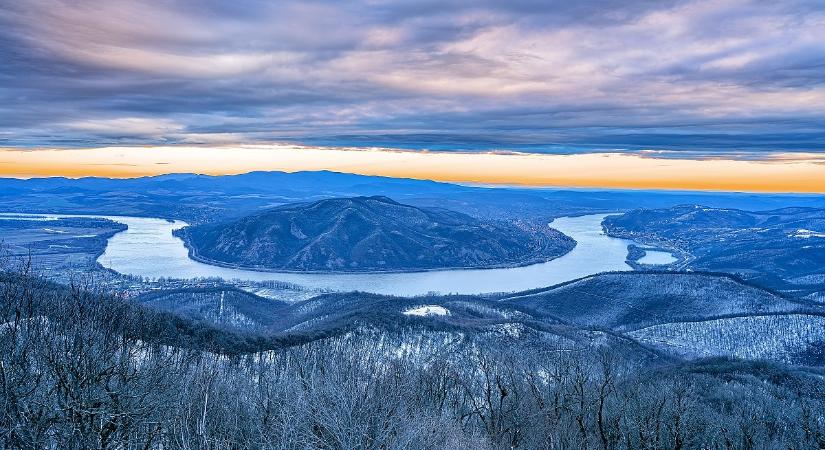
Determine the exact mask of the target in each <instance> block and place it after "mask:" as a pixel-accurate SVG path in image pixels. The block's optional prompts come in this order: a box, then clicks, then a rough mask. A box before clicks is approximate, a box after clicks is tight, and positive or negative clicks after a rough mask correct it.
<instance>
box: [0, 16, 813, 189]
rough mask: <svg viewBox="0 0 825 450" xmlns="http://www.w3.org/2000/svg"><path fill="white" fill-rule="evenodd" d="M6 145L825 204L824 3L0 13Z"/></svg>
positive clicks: (21, 169)
mask: <svg viewBox="0 0 825 450" xmlns="http://www.w3.org/2000/svg"><path fill="white" fill-rule="evenodd" d="M0 148H3V149H5V150H3V151H2V153H0V175H6V176H43V175H49V174H63V175H78V176H80V175H86V174H95V175H107V174H108V175H112V176H128V175H132V174H137V173H162V172H163V171H170V170H173V169H174V170H181V171H210V172H211V171H215V170H216V169H215V167H212V166H209V165H208V164H204V163H202V162H200V161H198V160H197V158H192V157H191V155H192V153H191V152H190V151H189V150H187V149H191V148H200V149H206V150H208V152H209V153H210V154H213V155H216V156H215V157H216V158H217V160H218V161H221V162H222V163H221V164H217V166H216V167H217V168H218V169H220V167H221V166H223V167H226V169H225V171H227V172H229V171H231V170H235V169H236V166H237V167H245V166H255V165H256V160H254V159H253V160H248V159H249V158H258V159H257V162H258V163H260V165H263V166H264V167H266V168H272V169H279V168H280V169H281V170H286V169H289V168H292V167H300V168H304V167H316V166H325V167H326V166H332V167H333V168H336V167H339V166H343V167H344V169H345V170H347V171H352V172H357V173H365V172H369V173H372V172H377V173H378V174H397V175H398V176H414V177H423V178H432V179H444V180H448V179H449V180H453V181H472V182H489V183H499V182H500V183H505V182H507V183H517V184H535V185H549V184H558V183H561V184H563V185H575V186H579V185H587V186H614V187H615V186H619V187H622V186H624V187H638V185H640V184H641V185H644V187H654V188H655V187H661V188H666V187H667V188H670V187H672V186H671V185H674V184H676V185H678V187H679V188H696V189H733V190H736V189H742V190H767V191H772V190H791V191H806V190H807V191H811V190H813V191H816V192H825V187H823V182H821V181H818V180H822V179H823V178H825V172H823V167H825V164H823V157H822V154H823V153H825V3H823V2H822V1H820V0H786V1H780V2H776V1H763V0H712V1H706V0H693V1H679V0H655V1H654V0H623V1H620V0H597V1H578V2H571V1H567V0H564V1H561V0H508V1H493V0H479V1H473V2H467V1H463V0H438V1H435V0H418V1H384V0H360V1H359V0H354V1H348V2H340V1H312V0H308V1H289V0H288V1H257V0H235V1H231V2H227V1H223V0H203V1H191V0H156V1H151V2H140V1H133V0H107V1H103V0H95V1H89V0H71V1H68V0H66V1H63V0H19V1H14V2H11V1H8V2H0ZM250 148H255V151H253V152H250V151H249V149H250ZM113 149H115V150H113ZM382 149H383V150H382ZM399 149H401V150H403V151H398V150H399ZM322 150H323V151H324V152H323V153H318V151H322ZM38 152H39V153H38ZM113 152H119V153H118V154H119V155H121V156H120V157H119V159H118V160H117V161H112V160H110V158H111V155H112V154H113ZM336 152H337V153H336ZM32 153H34V155H32ZM319 154H322V155H324V156H323V157H321V158H322V160H320V161H319V160H314V159H313V158H318V157H319V156H318V155H319ZM332 154H335V155H338V156H340V157H341V158H344V160H345V161H346V162H345V164H339V159H340V158H339V157H338V156H336V157H335V158H331V159H330V161H324V160H323V158H324V157H329V155H332ZM187 155H189V156H187ZM342 155H347V156H342ZM451 155H453V156H451ZM455 155H458V156H459V157H460V158H462V159H460V160H459V161H464V163H458V164H457V165H455V167H452V168H445V167H444V166H443V164H444V163H445V162H446V161H455V159H454V158H455ZM473 155H474V156H473ZM187 157H188V158H191V159H189V160H187V159H186V158H187ZM244 158H246V159H247V160H244V161H241V163H240V164H236V162H238V161H239V160H243V159H244ZM410 158H413V159H415V160H416V161H426V162H422V163H420V164H421V167H419V166H415V165H410V164H411V163H410V162H409V159H410ZM530 158H532V159H530ZM165 159H172V160H176V161H179V163H177V164H164V163H165V162H166V161H164V160H165ZM295 159H298V160H301V161H302V163H301V164H296V163H294V162H291V161H293V160H295ZM528 160H529V161H532V164H527V165H525V164H524V162H525V161H528ZM480 161H492V162H490V163H482V162H480ZM562 161H564V163H561V162H562ZM570 161H573V163H570ZM484 164H490V167H492V168H495V167H498V169H499V170H498V171H497V172H496V171H494V170H492V169H489V170H488V169H484V170H482V169H481V167H482V166H484ZM568 164H572V166H569V165H568ZM405 165H407V167H409V169H408V170H407V172H406V173H405V172H404V170H402V169H403V168H404V167H405ZM462 165H464V166H466V167H465V168H464V170H462V167H461V166H462ZM164 166H165V167H164ZM668 167H669V168H670V169H667V168H668ZM230 168H231V169H230ZM571 168H572V169H575V170H578V171H579V172H578V173H576V174H573V175H576V176H572V175H571V174H569V173H566V171H569V170H570V169H571ZM611 168H612V169H611ZM413 169H415V170H413ZM651 169H656V170H659V171H660V175H659V176H656V177H652V176H650V175H649V174H646V171H647V170H651ZM667 170H671V171H673V174H672V176H669V177H666V176H665V174H668V173H669V172H667ZM218 171H220V170H218ZM556 172H558V173H556ZM542 174H544V175H542ZM711 174H712V176H711ZM673 177H675V178H677V179H679V180H680V181H679V182H678V183H675V182H673ZM748 177H757V178H748ZM714 179H715V180H716V181H715V182H713V183H711V181H713V180H714ZM800 180H804V181H805V182H806V183H807V182H808V181H811V182H812V183H813V184H810V183H808V184H805V185H802V186H801V187H800V183H801V181H800ZM780 181H781V182H782V183H779V182H780ZM806 187H807V189H806Z"/></svg>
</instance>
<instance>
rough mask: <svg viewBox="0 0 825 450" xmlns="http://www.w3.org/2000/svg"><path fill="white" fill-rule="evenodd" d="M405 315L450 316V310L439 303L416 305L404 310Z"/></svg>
mask: <svg viewBox="0 0 825 450" xmlns="http://www.w3.org/2000/svg"><path fill="white" fill-rule="evenodd" d="M404 315H405V316H420V317H427V316H449V315H450V310H448V309H447V308H445V307H443V306H438V305H422V306H416V307H415V308H409V309H407V310H406V311H404Z"/></svg>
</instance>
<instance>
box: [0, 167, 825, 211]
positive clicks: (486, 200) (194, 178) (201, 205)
mask: <svg viewBox="0 0 825 450" xmlns="http://www.w3.org/2000/svg"><path fill="white" fill-rule="evenodd" d="M370 195H385V196H388V197H391V198H393V199H395V200H398V201H401V202H403V203H406V204H410V205H414V206H418V207H443V208H449V209H451V210H454V211H459V212H462V213H465V214H468V215H471V216H474V217H481V218H494V219H513V218H519V219H538V220H546V219H548V218H552V217H561V216H569V215H577V214H588V213H597V212H616V211H624V210H630V209H634V208H662V207H669V206H673V205H678V204H684V203H701V204H704V205H707V206H709V207H725V208H740V209H745V210H767V209H774V208H779V207H784V206H790V205H795V206H814V207H825V196H822V195H819V196H816V195H791V194H788V195H777V194H745V193H720V192H680V191H634V190H623V191H622V190H613V191H604V190H601V191H595V190H575V189H573V190H571V189H531V188H514V187H481V186H465V185H456V184H449V183H438V182H434V181H427V180H412V179H402V178H389V177H378V176H365V175H353V174H346V173H337V172H328V171H319V172H295V173H285V172H251V173H246V174H241V175H223V176H209V175H197V174H185V173H184V174H170V175H162V176H155V177H141V178H129V179H113V178H92V177H89V178H79V179H71V178H62V177H53V178H32V179H27V180H23V179H14V178H0V211H6V212H29V213H35V212H37V213H62V214H70V213H72V214H104V215H123V216H141V217H144V216H149V217H161V218H168V219H183V220H186V221H187V222H189V223H191V224H199V223H205V222H214V221H216V220H226V219H230V218H237V217H241V216H243V215H247V214H252V213H255V212H259V211H262V210H264V209H267V208H272V207H274V206H278V205H283V204H287V203H295V202H308V201H315V200H321V199H324V198H333V197H353V196H370Z"/></svg>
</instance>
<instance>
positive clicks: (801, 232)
mask: <svg viewBox="0 0 825 450" xmlns="http://www.w3.org/2000/svg"><path fill="white" fill-rule="evenodd" d="M788 237H796V238H803V239H808V238H812V237H816V238H825V233H820V232H819V231H813V230H806V229H804V228H800V229H798V230H796V233H794V234H789V235H788Z"/></svg>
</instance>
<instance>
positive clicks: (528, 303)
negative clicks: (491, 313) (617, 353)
mask: <svg viewBox="0 0 825 450" xmlns="http://www.w3.org/2000/svg"><path fill="white" fill-rule="evenodd" d="M504 300H506V301H508V302H510V303H512V304H517V305H521V306H524V307H529V308H531V309H533V310H535V311H537V312H539V313H541V314H544V315H548V316H552V317H557V318H559V319H561V320H564V321H566V322H569V323H574V324H577V325H582V326H596V327H605V328H611V329H615V330H621V331H627V330H633V329H637V328H641V327H645V326H650V325H654V324H662V323H671V322H678V321H686V320H701V319H707V318H712V317H726V316H736V315H746V314H764V313H776V312H788V311H793V310H797V309H799V308H800V307H801V305H800V304H798V303H795V302H793V301H790V300H788V299H786V298H784V297H782V296H780V295H777V294H775V293H772V292H770V291H767V290H764V289H760V288H758V287H755V286H750V285H748V284H745V283H743V282H740V281H739V280H737V279H735V278H733V277H726V276H719V275H711V274H699V273H671V272H661V273H655V272H654V273H643V272H632V273H605V274H599V275H594V276H590V277H587V278H583V279H581V280H576V281H573V282H570V283H566V284H562V285H559V286H555V287H551V288H548V289H543V290H537V291H533V292H528V293H521V294H514V295H512V296H508V297H506V298H505V299H504Z"/></svg>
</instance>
